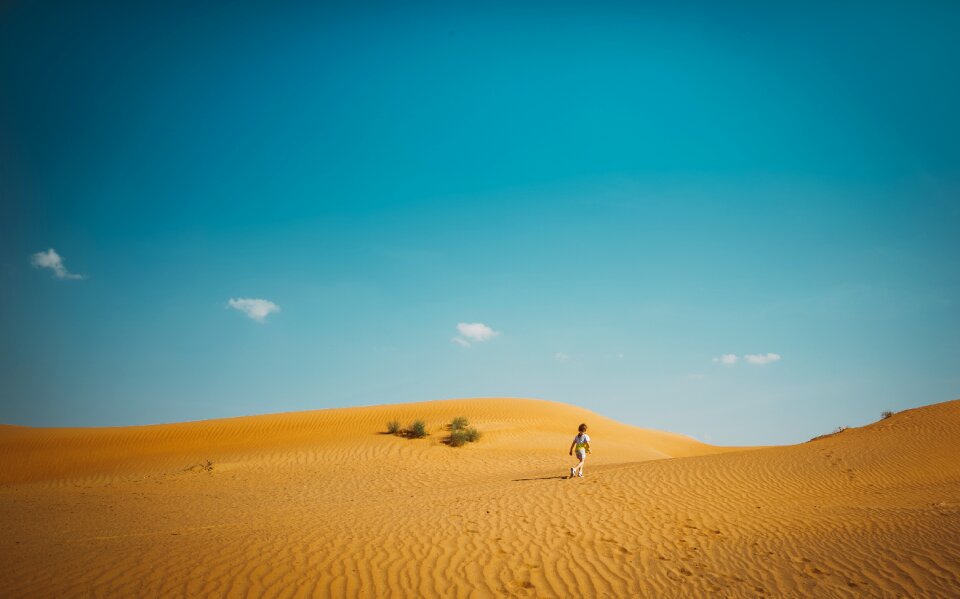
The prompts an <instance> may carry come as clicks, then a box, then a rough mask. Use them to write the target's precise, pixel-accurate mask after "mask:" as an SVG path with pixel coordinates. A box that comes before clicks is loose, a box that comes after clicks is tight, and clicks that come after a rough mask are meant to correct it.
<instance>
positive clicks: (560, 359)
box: [553, 351, 570, 362]
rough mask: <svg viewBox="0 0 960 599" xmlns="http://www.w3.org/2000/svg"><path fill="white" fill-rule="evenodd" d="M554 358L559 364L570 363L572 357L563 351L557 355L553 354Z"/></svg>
mask: <svg viewBox="0 0 960 599" xmlns="http://www.w3.org/2000/svg"><path fill="white" fill-rule="evenodd" d="M553 357H554V359H556V360H557V362H569V361H570V356H568V355H567V354H565V353H563V352H562V351H558V352H557V353H555V354H553Z"/></svg>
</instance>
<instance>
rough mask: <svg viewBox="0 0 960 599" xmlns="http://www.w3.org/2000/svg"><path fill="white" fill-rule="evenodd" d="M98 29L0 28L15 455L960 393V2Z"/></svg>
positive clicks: (751, 412)
mask: <svg viewBox="0 0 960 599" xmlns="http://www.w3.org/2000/svg"><path fill="white" fill-rule="evenodd" d="M93 4H94V3H77V2H63V3H57V2H9V3H5V4H4V6H3V8H0V204H2V208H0V219H2V220H0V422H5V423H13V424H24V425H42V426H74V425H83V426H87V425H120V424H143V423H156V422H169V421H182V420H197V419H204V418H212V417H222V416H236V415H245V414H259V413H267V412H280V411H291V410H305V409H314V408H327V407H340V406H354V405H369V404H380V403H395V402H408V401H419V400H430V399H442V398H450V397H469V396H503V395H507V396H525V397H539V398H544V399H551V400H557V401H563V402H569V403H574V404H577V405H580V406H584V407H587V408H590V409H593V410H596V411H599V412H601V413H602V414H604V415H607V416H610V417H613V418H616V419H619V420H621V421H624V422H628V423H632V424H637V425H640V426H646V427H651V428H659V429H666V430H673V431H677V432H682V433H687V434H691V435H694V436H696V437H698V438H700V439H703V440H707V441H710V442H714V443H724V444H755V443H788V442H799V441H804V440H806V439H809V438H810V437H812V436H814V435H817V434H821V433H824V432H828V431H830V430H832V429H833V428H835V427H836V426H839V425H859V424H864V423H866V422H869V421H872V420H875V419H877V418H878V417H879V414H880V412H881V411H883V410H900V409H903V408H908V407H913V406H918V405H922V404H927V403H933V402H938V401H944V400H949V399H955V398H958V397H960V118H958V112H957V110H958V108H957V107H958V106H960V36H958V35H957V32H958V31H960V4H957V3H954V2H943V3H923V2H903V3H898V4H890V3H883V2H879V3H856V4H857V6H853V4H854V3H849V5H847V6H845V7H843V6H837V5H838V4H847V3H824V4H820V5H816V4H810V3H803V5H802V6H797V7H793V8H790V9H784V8H782V7H781V8H777V9H774V8H773V7H772V6H771V4H780V3H749V4H747V3H743V4H738V3H727V2H724V3H713V2H711V3H707V2H704V3H702V5H701V4H699V3H685V2H680V3H660V2H657V3H650V4H649V5H648V6H643V5H641V4H638V3H632V2H631V3H627V2H624V3H622V4H621V3H572V4H568V5H565V4H563V3H544V4H523V3H515V2H510V3H504V4H502V5H499V6H498V5H496V4H494V3H478V4H480V5H482V6H484V8H472V9H463V8H457V7H455V6H454V5H453V4H452V3H447V2H437V3H421V4H410V5H407V3H388V4H386V5H384V6H377V5H375V4H369V3H355V2H350V3H344V4H343V5H340V6H334V5H326V6H323V7H318V6H314V4H315V3H304V4H302V5H289V4H287V3H282V4H287V6H285V7H283V8H278V7H277V6H273V5H276V4H278V3H270V2H263V3H246V2H230V3H225V4H223V5H219V6H218V5H215V4H206V3H204V4H205V6H198V5H197V3H183V4H180V3H176V2H158V3H152V2H133V3H131V2H125V3H118V4H117V5H116V6H114V7H112V8H111V7H107V6H105V5H100V6H94V5H93ZM665 4H666V5H670V6H669V7H664V6H662V5H665ZM51 249H53V250H54V251H53V252H49V251H48V250H51ZM231 300H233V301H231ZM245 300H246V301H245ZM249 300H263V301H261V302H257V301H249ZM461 323H462V324H463V325H466V326H462V327H461V328H462V330H458V325H459V324H461ZM478 323H479V324H478ZM481 325H482V326H481ZM724 356H727V357H724ZM730 356H733V357H730ZM748 356H750V357H749V358H748ZM734 360H735V361H734ZM576 424H578V423H572V425H576Z"/></svg>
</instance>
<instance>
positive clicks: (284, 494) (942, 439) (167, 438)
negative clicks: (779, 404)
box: [0, 399, 960, 597]
mask: <svg viewBox="0 0 960 599" xmlns="http://www.w3.org/2000/svg"><path fill="white" fill-rule="evenodd" d="M458 415H463V416H466V417H468V418H470V419H471V421H473V423H474V424H476V425H477V426H478V428H480V429H481V431H482V432H483V434H484V436H483V438H482V439H481V441H480V442H479V443H477V444H475V445H471V446H467V447H464V448H457V449H454V448H450V447H447V446H445V445H444V444H443V443H442V439H443V437H444V436H445V433H444V432H443V430H442V428H441V427H442V425H443V424H444V423H446V422H449V420H450V419H451V418H453V417H454V416H458ZM417 417H420V418H423V419H424V420H426V421H427V424H428V430H430V431H431V433H432V435H431V436H430V437H428V438H427V439H422V440H409V439H403V438H399V437H394V436H390V435H385V434H382V431H383V430H384V429H385V423H386V422H387V421H388V420H390V419H393V418H396V419H398V420H400V421H401V422H403V423H406V422H409V421H411V420H412V419H414V418H417ZM581 421H586V422H588V423H589V424H590V433H591V436H592V437H593V438H594V449H595V452H594V454H593V455H592V456H591V458H590V460H589V462H588V467H587V477H586V478H584V479H573V480H566V479H565V478H564V477H563V476H562V475H563V474H564V473H565V472H566V471H567V468H568V467H569V465H570V459H569V458H568V457H567V455H566V450H567V448H568V447H569V443H570V439H571V438H572V436H573V433H574V431H575V427H576V425H577V424H578V423H579V422H581ZM958 449H960V401H955V402H947V403H943V404H937V405H934V406H929V407H925V408H920V409H917V410H911V411H907V412H903V413H900V414H897V415H895V416H894V417H892V418H890V419H887V420H883V421H881V422H878V423H876V424H873V425H870V426H867V427H863V428H861V429H851V430H847V431H845V432H843V433H841V434H839V435H836V436H833V437H829V438H826V439H821V440H818V441H814V442H811V443H806V444H802V445H798V446H790V447H773V448H763V449H755V450H747V449H743V450H730V449H725V448H717V447H712V446H709V445H704V444H701V443H698V442H697V441H695V440H692V439H689V438H687V437H683V436H681V435H674V434H670V433H663V432H658V431H651V430H646V429H638V428H635V427H629V426H625V425H622V424H619V423H616V422H614V421H612V420H609V419H606V418H602V417H600V416H598V415H596V414H593V413H590V412H588V411H586V410H582V409H579V408H576V407H573V406H567V405H563V404H556V403H551V402H545V401H538V400H514V399H479V400H451V401H443V402H424V403H418V404H405V405H399V406H378V407H371V408H352V409H343V410H323V411H315V412H304V413H298V414H281V415H270V416H257V417H248V418H236V419H225V420H215V421H206V422H196V423H183V424H173V425H159V426H150V427H129V428H111V429H31V428H24V427H7V426H3V427H0V525H2V527H3V531H4V534H3V535H0V558H2V559H3V563H4V566H5V567H4V568H3V569H2V570H0V588H3V589H4V590H5V591H4V594H5V595H8V596H15V597H19V596H204V595H210V596H225V597H246V596H283V597H313V596H367V597H382V596H390V595H395V596H444V597H448V596H463V597H467V596H474V597H487V596H521V597H569V596H574V595H581V596H598V597H603V596H607V597H625V596H646V597H699V596H707V595H710V594H717V595H720V596H732V597H741V596H742V597H756V596H771V597H804V596H819V597H847V596H849V597H859V596H868V597H870V596H876V597H895V596H898V595H899V596H904V597H927V596H929V597H949V596H955V595H956V593H957V589H958V588H960V451H958ZM670 457H674V458H678V459H662V458H670ZM208 460H209V461H210V462H212V465H213V466H212V470H208V469H206V468H204V467H203V464H205V463H206V462H207V461H208Z"/></svg>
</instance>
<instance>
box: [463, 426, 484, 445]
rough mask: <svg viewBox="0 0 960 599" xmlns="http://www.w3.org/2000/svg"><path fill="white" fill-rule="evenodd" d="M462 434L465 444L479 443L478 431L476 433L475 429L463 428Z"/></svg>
mask: <svg viewBox="0 0 960 599" xmlns="http://www.w3.org/2000/svg"><path fill="white" fill-rule="evenodd" d="M463 432H464V434H465V435H466V437H467V442H468V443H473V442H475V441H479V440H480V431H478V430H477V429H475V428H474V427H472V426H471V427H470V428H465V429H463Z"/></svg>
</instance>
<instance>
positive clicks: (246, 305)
mask: <svg viewBox="0 0 960 599" xmlns="http://www.w3.org/2000/svg"><path fill="white" fill-rule="evenodd" d="M227 305H228V306H229V307H231V308H233V309H234V310H240V311H241V312H243V313H244V314H246V315H247V316H249V317H250V318H252V319H254V320H256V321H257V322H266V318H267V316H270V315H271V314H273V313H274V312H279V311H280V306H278V305H276V304H275V303H273V302H271V301H270V300H265V299H248V298H245V297H241V298H237V299H234V298H230V301H229V302H228V303H227Z"/></svg>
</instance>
